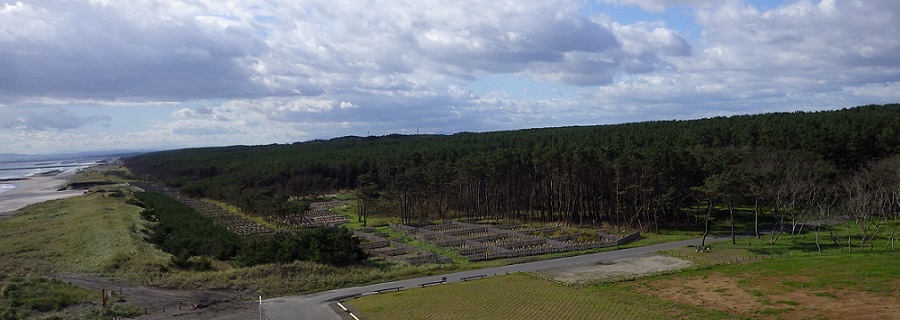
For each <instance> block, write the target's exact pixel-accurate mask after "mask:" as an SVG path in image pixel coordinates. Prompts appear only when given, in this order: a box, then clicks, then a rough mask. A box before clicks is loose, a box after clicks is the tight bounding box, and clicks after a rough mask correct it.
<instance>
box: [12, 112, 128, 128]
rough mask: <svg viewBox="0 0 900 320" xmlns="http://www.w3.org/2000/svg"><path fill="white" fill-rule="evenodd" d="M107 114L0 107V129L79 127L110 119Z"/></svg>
mask: <svg viewBox="0 0 900 320" xmlns="http://www.w3.org/2000/svg"><path fill="white" fill-rule="evenodd" d="M110 120H111V118H110V117H108V116H90V117H79V116H76V115H75V114H73V113H72V112H70V111H69V110H68V109H66V108H62V107H55V108H46V107H32V108H8V107H7V108H3V107H0V129H4V130H17V131H43V130H64V129H75V128H80V127H82V126H84V125H86V124H89V123H93V122H98V121H110Z"/></svg>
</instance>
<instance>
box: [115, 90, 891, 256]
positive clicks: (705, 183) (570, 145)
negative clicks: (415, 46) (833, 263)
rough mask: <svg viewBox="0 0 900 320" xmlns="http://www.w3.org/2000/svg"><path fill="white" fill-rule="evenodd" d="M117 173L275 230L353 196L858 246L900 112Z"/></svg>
mask: <svg viewBox="0 0 900 320" xmlns="http://www.w3.org/2000/svg"><path fill="white" fill-rule="evenodd" d="M125 163H126V165H127V166H128V167H129V168H130V169H131V170H132V172H133V173H134V174H136V175H137V176H140V177H143V178H145V179H148V180H152V181H160V182H163V183H165V184H167V185H169V186H173V187H177V188H179V189H180V191H181V192H182V193H184V194H187V195H189V196H191V197H197V198H210V199H215V200H219V201H223V202H226V203H229V204H231V205H235V206H237V207H239V208H240V209H241V210H242V211H243V212H244V213H246V214H250V215H254V216H258V217H261V218H265V219H269V220H270V221H280V220H279V219H278V217H279V216H287V215H291V214H296V213H297V212H298V211H301V212H302V210H303V209H304V208H308V205H309V199H314V198H315V197H317V196H322V195H326V194H333V193H340V192H343V193H347V192H351V193H354V194H355V197H356V198H357V200H358V203H357V206H358V210H357V211H358V215H357V216H356V217H355V218H356V219H358V220H359V221H360V222H361V223H362V224H363V225H367V224H368V220H369V219H370V218H379V219H380V218H396V219H399V220H400V221H401V222H402V223H405V224H411V223H413V224H414V223H419V222H426V221H435V220H438V219H459V220H467V221H485V220H492V221H501V220H504V221H518V222H523V223H555V224H557V225H566V226H580V227H613V228H620V229H633V230H642V231H645V232H657V231H658V230H660V229H662V228H667V229H671V228H676V229H677V228H686V229H694V230H697V229H698V228H699V229H700V230H703V229H704V227H707V228H708V224H709V223H710V222H713V223H715V222H717V221H728V220H730V221H731V223H732V225H731V234H732V235H733V234H735V233H743V234H748V233H752V234H756V235H759V234H760V233H771V234H772V241H777V239H778V237H779V236H780V235H781V234H782V233H790V234H791V235H793V234H794V233H795V232H800V229H802V226H803V225H804V224H807V223H811V222H816V223H812V224H811V225H817V226H822V225H825V226H827V225H830V224H835V223H838V222H842V221H857V222H858V225H859V226H860V230H859V232H861V234H860V237H861V238H860V239H858V241H859V243H858V244H859V245H863V244H865V243H866V242H867V239H870V238H871V237H873V236H875V235H876V234H877V235H883V236H885V237H890V238H891V239H893V237H894V231H895V230H894V227H890V228H887V229H885V228H882V226H883V225H884V224H883V222H885V221H893V220H896V219H897V212H898V211H900V210H898V209H900V194H898V193H900V104H890V105H868V106H860V107H854V108H849V109H843V110H836V111H824V112H793V113H769V114H760V115H740V116H731V117H715V118H709V119H701V120H690V121H656V122H642V123H629V124H618V125H599V126H581V127H563V128H543V129H527V130H516V131H501V132H487V133H458V134H453V135H387V136H371V137H356V136H349V137H342V138H336V139H331V140H316V141H309V142H298V143H294V144H289V145H266V146H232V147H217V148H197V149H183V150H174V151H164V152H156V153H148V154H142V155H139V156H135V157H131V158H128V159H126V160H125ZM736 210H742V211H745V212H752V216H753V218H752V219H753V220H752V222H751V223H749V224H742V225H740V226H737V227H735V225H734V221H735V220H736V219H734V214H735V211H736ZM759 221H767V222H769V223H767V224H765V225H766V228H771V229H769V230H761V229H762V226H761V224H760V223H759ZM735 228H737V230H736V229H735ZM817 230H818V229H817ZM846 232H847V233H849V232H850V231H846ZM854 232H856V231H854ZM830 239H831V240H829V241H833V242H834V243H835V244H837V243H838V241H839V236H838V234H837V233H835V232H831V233H830ZM843 241H844V242H849V241H851V239H850V238H849V237H848V236H847V235H844V237H843ZM843 245H844V246H849V245H851V244H850V243H843Z"/></svg>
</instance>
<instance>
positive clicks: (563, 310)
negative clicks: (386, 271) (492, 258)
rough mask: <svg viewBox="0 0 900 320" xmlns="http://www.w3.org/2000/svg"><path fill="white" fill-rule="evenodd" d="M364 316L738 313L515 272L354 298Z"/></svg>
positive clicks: (691, 316)
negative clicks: (580, 285) (564, 283)
mask: <svg viewBox="0 0 900 320" xmlns="http://www.w3.org/2000/svg"><path fill="white" fill-rule="evenodd" d="M350 306H351V308H353V309H354V310H356V312H358V313H359V314H358V315H359V316H360V318H361V319H369V320H378V319H685V318H687V319H739V318H740V317H734V316H732V315H730V314H729V313H727V312H722V311H714V310H704V309H701V308H697V307H693V306H689V305H685V304H679V303H674V302H670V301H667V300H664V299H660V298H656V297H654V296H651V295H645V294H638V293H633V292H630V291H627V290H623V289H620V288H618V287H617V286H596V287H589V288H581V289H576V288H570V287H567V286H564V285H561V284H557V283H554V282H551V281H548V280H544V279H540V278H538V277H535V276H532V275H528V274H522V273H517V274H510V275H503V276H496V277H490V278H486V279H481V280H474V281H468V282H458V283H451V284H445V285H438V286H433V287H426V288H422V289H412V290H407V291H401V292H394V293H384V294H379V295H371V296H366V297H362V298H359V299H356V300H353V301H351V302H350Z"/></svg>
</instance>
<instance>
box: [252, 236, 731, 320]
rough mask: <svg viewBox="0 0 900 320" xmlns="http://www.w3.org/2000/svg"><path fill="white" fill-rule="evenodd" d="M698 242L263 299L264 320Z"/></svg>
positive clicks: (329, 312)
mask: <svg viewBox="0 0 900 320" xmlns="http://www.w3.org/2000/svg"><path fill="white" fill-rule="evenodd" d="M728 239H730V238H729V237H709V238H707V239H706V242H707V243H713V242H718V241H724V240H728ZM699 244H700V239H699V238H698V239H691V240H683V241H676V242H667V243H661V244H655V245H650V246H645V247H636V248H629V249H622V250H615V251H607V252H599V253H592V254H586V255H581V256H574V257H567V258H559V259H553V260H544V261H535V262H528V263H522V264H514V265H508V266H503V267H495V268H487V269H479V270H469V271H463V272H457V273H450V274H445V275H437V276H428V277H422V278H415V279H407V280H399V281H393V282H386V283H379V284H373V285H367V286H361V287H353V288H343V289H336V290H330V291H323V292H318V293H312V294H306V295H301V296H289V297H280V298H272V299H266V300H263V301H262V308H263V311H264V313H265V314H264V317H265V318H266V319H271V320H298V319H301V320H340V319H343V318H342V317H341V315H338V314H337V313H336V312H335V311H334V310H333V309H332V308H331V307H330V306H329V303H331V302H332V300H333V299H335V298H340V297H346V296H350V295H355V294H362V295H365V294H371V293H374V292H375V291H376V290H382V289H390V288H397V287H400V288H402V289H408V288H416V287H418V286H419V285H420V284H423V283H428V282H437V281H441V280H442V279H443V278H446V281H447V282H456V281H460V279H462V278H466V277H475V276H482V275H485V276H493V275H498V274H506V273H515V272H529V271H537V270H544V269H550V268H559V267H568V266H577V265H586V264H594V263H597V262H601V261H604V262H605V261H611V260H617V259H623V258H633V257H638V256H643V255H648V254H653V253H655V252H657V251H660V250H670V249H675V248H681V247H685V246H688V245H699Z"/></svg>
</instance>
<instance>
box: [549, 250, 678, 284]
mask: <svg viewBox="0 0 900 320" xmlns="http://www.w3.org/2000/svg"><path fill="white" fill-rule="evenodd" d="M691 265H692V263H691V262H690V261H687V260H683V259H679V258H673V257H667V256H661V255H651V256H646V257H636V258H626V259H617V260H612V261H608V262H606V261H604V262H599V263H596V264H591V265H581V266H571V267H564V268H553V269H546V270H541V271H539V272H537V274H538V275H539V276H541V277H544V278H548V279H551V280H554V281H559V282H562V283H565V284H569V285H571V284H579V283H589V282H592V281H597V280H611V279H617V278H622V277H626V276H642V275H647V274H653V273H657V272H664V271H672V270H679V269H684V268H688V267H690V266H691Z"/></svg>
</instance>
